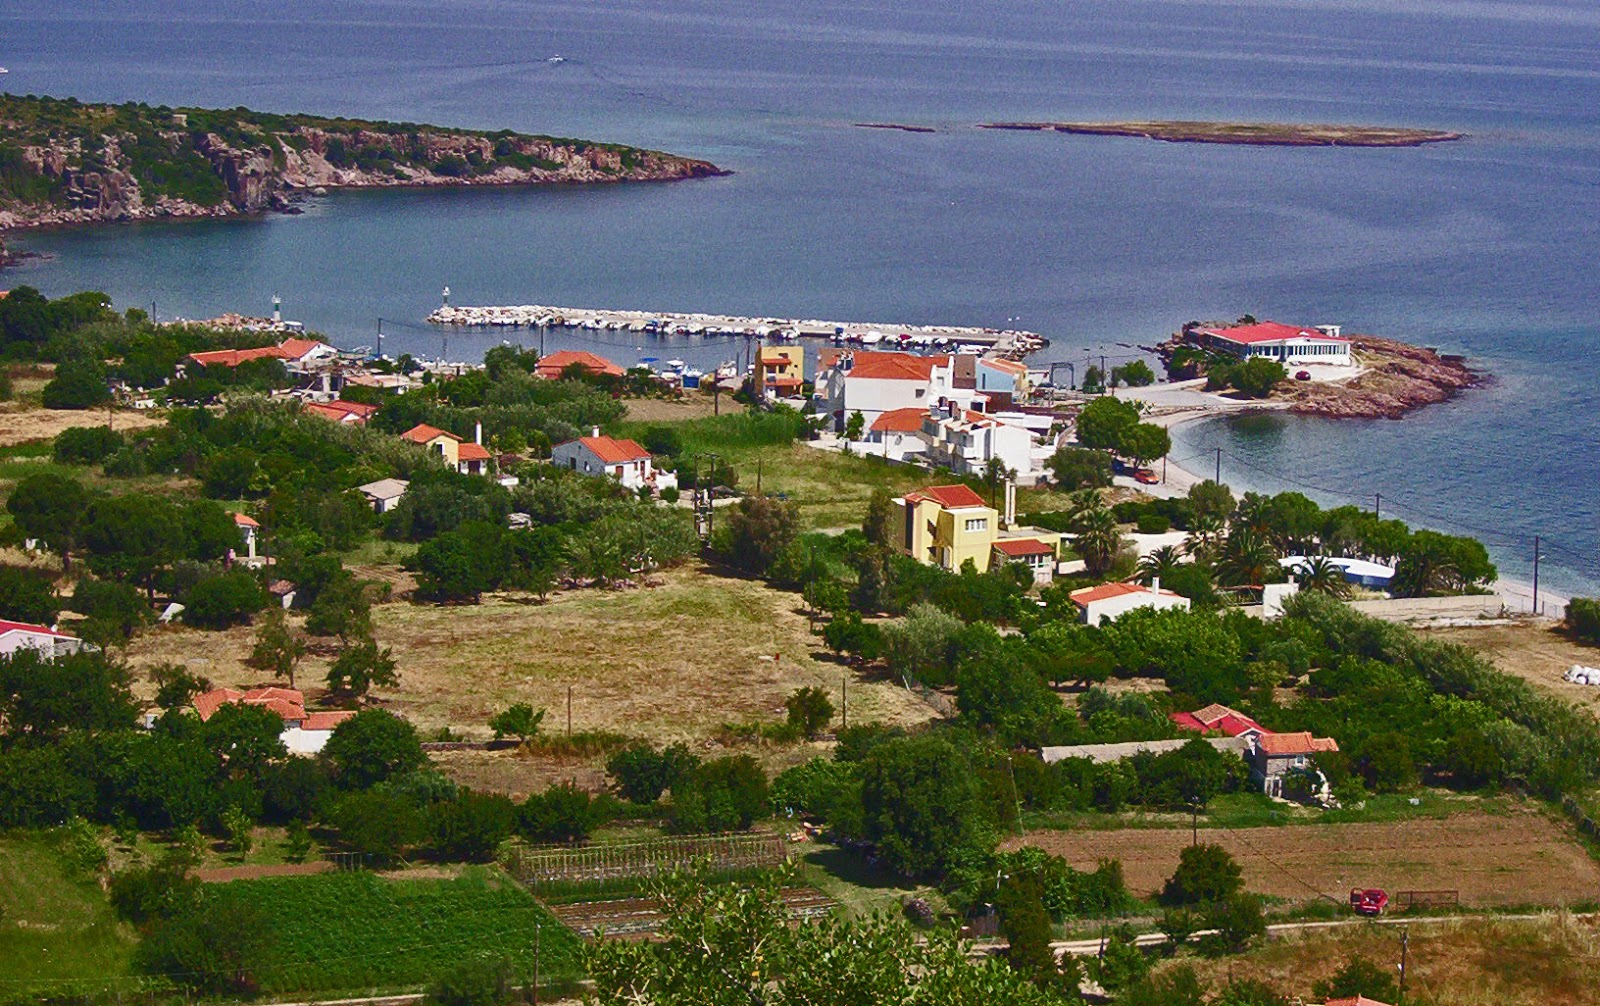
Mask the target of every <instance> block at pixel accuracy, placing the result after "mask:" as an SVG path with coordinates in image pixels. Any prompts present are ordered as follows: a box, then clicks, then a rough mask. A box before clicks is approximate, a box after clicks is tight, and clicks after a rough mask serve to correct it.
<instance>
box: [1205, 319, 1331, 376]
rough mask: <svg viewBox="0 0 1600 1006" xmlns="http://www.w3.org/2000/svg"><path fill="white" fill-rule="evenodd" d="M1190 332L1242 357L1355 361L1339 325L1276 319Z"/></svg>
mask: <svg viewBox="0 0 1600 1006" xmlns="http://www.w3.org/2000/svg"><path fill="white" fill-rule="evenodd" d="M1191 333H1192V336H1193V337H1195V338H1198V339H1199V340H1200V341H1201V343H1202V344H1203V345H1205V346H1207V347H1209V348H1211V349H1215V350H1217V351H1218V352H1221V353H1227V354H1229V355H1230V356H1236V357H1238V358H1239V359H1241V360H1245V359H1249V358H1250V357H1252V356H1261V357H1265V358H1267V359H1269V360H1276V361H1278V362H1279V363H1281V364H1283V365H1284V366H1286V367H1288V366H1296V365H1300V364H1307V363H1323V364H1330V365H1332V366H1336V367H1348V366H1351V365H1352V364H1354V363H1355V359H1354V357H1352V356H1351V354H1350V340H1349V339H1347V338H1345V337H1344V336H1342V335H1340V334H1339V333H1340V329H1339V326H1338V325H1317V326H1314V327H1311V328H1300V327H1297V326H1295V325H1284V324H1280V323H1279V322H1276V321H1262V322H1255V323H1252V324H1249V325H1228V326H1224V327H1215V328H1212V327H1202V328H1195V329H1192V330H1191Z"/></svg>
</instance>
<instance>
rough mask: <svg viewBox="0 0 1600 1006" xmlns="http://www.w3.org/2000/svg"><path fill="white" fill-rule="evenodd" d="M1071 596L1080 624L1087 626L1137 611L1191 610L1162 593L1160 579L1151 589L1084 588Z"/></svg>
mask: <svg viewBox="0 0 1600 1006" xmlns="http://www.w3.org/2000/svg"><path fill="white" fill-rule="evenodd" d="M1067 596H1068V597H1070V598H1071V599H1072V603H1073V604H1075V605H1077V608H1078V620H1079V621H1080V622H1082V623H1083V624H1085V625H1104V624H1105V623H1106V622H1114V621H1116V620H1117V619H1118V618H1119V617H1121V616H1122V615H1125V614H1127V613H1128V612H1130V611H1133V610H1134V609H1135V608H1158V609H1165V608H1182V609H1183V610H1185V611H1188V610H1189V599H1188V598H1187V597H1184V596H1183V595H1182V594H1178V593H1175V592H1173V591H1170V590H1162V589H1161V581H1160V579H1159V578H1158V579H1156V580H1155V581H1154V582H1153V583H1152V584H1151V585H1150V586H1148V587H1147V586H1145V585H1144V584H1142V583H1102V584H1100V585H1099V586H1097V587H1082V588H1080V589H1078V590H1074V591H1073V592H1072V593H1070V594H1068V595H1067Z"/></svg>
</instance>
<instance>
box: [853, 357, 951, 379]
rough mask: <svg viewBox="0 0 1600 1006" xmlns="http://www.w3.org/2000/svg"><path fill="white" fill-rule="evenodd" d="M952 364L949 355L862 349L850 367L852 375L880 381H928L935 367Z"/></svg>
mask: <svg viewBox="0 0 1600 1006" xmlns="http://www.w3.org/2000/svg"><path fill="white" fill-rule="evenodd" d="M949 365H950V358H949V357H948V356H916V355H915V354H912V353H875V352H872V351H870V350H861V351H859V352H857V353H856V355H855V362H854V363H853V364H852V365H851V367H850V376H851V377H868V378H873V379H875V380H880V381H926V380H929V379H930V378H931V377H932V376H933V369H934V368H935V367H947V366H949Z"/></svg>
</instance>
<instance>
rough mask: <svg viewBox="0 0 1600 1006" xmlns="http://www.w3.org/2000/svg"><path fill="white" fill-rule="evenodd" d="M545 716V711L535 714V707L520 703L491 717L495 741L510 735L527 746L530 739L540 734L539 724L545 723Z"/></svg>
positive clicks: (541, 710) (490, 723) (490, 721)
mask: <svg viewBox="0 0 1600 1006" xmlns="http://www.w3.org/2000/svg"><path fill="white" fill-rule="evenodd" d="M544 714H545V711H544V710H543V709H540V710H539V711H538V712H535V711H534V709H533V706H531V705H529V704H528V703H526V702H518V703H517V704H516V705H513V706H511V707H510V708H509V709H506V710H504V711H502V712H499V713H496V714H495V715H494V716H493V717H491V718H490V720H489V727H490V728H491V729H492V730H494V739H495V740H500V739H501V738H502V737H506V736H508V735H509V736H513V737H516V738H517V740H519V741H521V742H523V743H524V744H526V743H527V742H528V738H529V737H532V736H533V735H534V734H536V733H538V732H539V724H540V723H542V722H543V721H544Z"/></svg>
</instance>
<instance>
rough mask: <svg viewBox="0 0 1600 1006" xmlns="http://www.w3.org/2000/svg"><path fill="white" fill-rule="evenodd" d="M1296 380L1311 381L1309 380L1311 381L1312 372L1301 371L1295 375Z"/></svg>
mask: <svg viewBox="0 0 1600 1006" xmlns="http://www.w3.org/2000/svg"><path fill="white" fill-rule="evenodd" d="M1294 379H1295V380H1297V381H1309V380H1311V371H1309V370H1302V371H1299V372H1297V373H1296V374H1295V375H1294Z"/></svg>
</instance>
